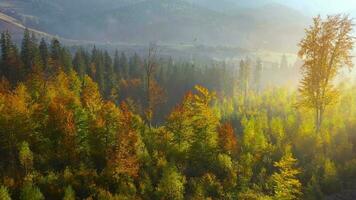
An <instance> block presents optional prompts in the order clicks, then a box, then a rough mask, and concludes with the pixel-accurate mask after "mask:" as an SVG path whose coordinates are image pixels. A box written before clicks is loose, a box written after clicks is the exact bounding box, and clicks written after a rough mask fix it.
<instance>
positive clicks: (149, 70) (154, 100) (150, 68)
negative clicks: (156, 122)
mask: <svg viewBox="0 0 356 200" xmlns="http://www.w3.org/2000/svg"><path fill="white" fill-rule="evenodd" d="M156 54H157V49H156V47H155V46H154V45H152V44H150V46H149V48H148V57H147V60H146V63H145V65H144V74H145V89H144V91H145V110H144V112H145V117H146V122H147V123H149V124H151V120H152V116H153V112H154V108H155V107H156V106H157V104H159V103H160V101H161V100H162V98H163V96H164V95H163V90H162V89H161V87H160V86H159V85H158V84H157V83H156V82H155V80H154V76H153V75H154V73H155V72H156V69H157V61H156Z"/></svg>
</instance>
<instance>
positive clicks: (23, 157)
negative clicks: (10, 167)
mask: <svg viewBox="0 0 356 200" xmlns="http://www.w3.org/2000/svg"><path fill="white" fill-rule="evenodd" d="M19 160H20V163H21V165H22V166H23V168H24V169H25V173H26V174H27V173H29V171H30V170H31V169H32V167H33V153H32V151H31V149H30V147H29V144H28V143H27V142H22V144H21V147H20V151H19Z"/></svg>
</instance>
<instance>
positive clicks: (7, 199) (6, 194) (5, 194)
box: [0, 186, 11, 200]
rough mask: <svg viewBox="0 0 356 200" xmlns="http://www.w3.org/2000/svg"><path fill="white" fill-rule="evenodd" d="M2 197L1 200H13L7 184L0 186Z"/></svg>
mask: <svg viewBox="0 0 356 200" xmlns="http://www.w3.org/2000/svg"><path fill="white" fill-rule="evenodd" d="M0 199H1V200H11V197H10V194H9V191H8V189H7V188H6V187H5V186H1V187H0Z"/></svg>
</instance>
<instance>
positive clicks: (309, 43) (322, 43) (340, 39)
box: [298, 15, 354, 132]
mask: <svg viewBox="0 0 356 200" xmlns="http://www.w3.org/2000/svg"><path fill="white" fill-rule="evenodd" d="M352 27H353V24H352V21H351V19H349V17H348V16H341V15H335V16H328V17H327V18H326V19H325V20H323V19H321V17H320V16H318V17H316V18H314V21H313V25H312V26H310V27H309V28H308V29H306V36H305V37H304V39H302V41H301V42H300V44H299V46H300V50H299V53H298V54H299V57H300V58H302V59H303V61H304V64H303V66H302V67H301V73H302V75H303V78H302V80H301V82H300V87H299V92H300V99H299V105H300V106H303V107H306V108H312V109H314V111H315V127H316V131H317V132H320V127H321V124H322V120H323V113H324V111H325V108H326V107H327V106H328V105H330V104H331V103H333V102H335V100H336V97H337V91H336V89H335V88H334V87H333V84H332V82H333V80H334V79H335V76H336V75H337V73H338V72H339V70H340V69H341V68H343V67H344V66H348V67H350V68H351V67H352V61H351V55H350V54H351V51H352V49H353V40H354V37H353V36H352V34H351V32H352Z"/></svg>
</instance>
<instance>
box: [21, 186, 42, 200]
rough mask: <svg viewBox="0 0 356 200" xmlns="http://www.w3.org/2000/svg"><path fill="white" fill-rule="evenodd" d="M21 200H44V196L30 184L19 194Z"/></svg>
mask: <svg viewBox="0 0 356 200" xmlns="http://www.w3.org/2000/svg"><path fill="white" fill-rule="evenodd" d="M20 199H21V200H44V199H45V198H44V196H43V194H42V193H41V191H40V189H39V188H38V187H36V186H34V185H33V184H32V183H26V184H25V185H24V186H23V187H22V189H21V193H20Z"/></svg>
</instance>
